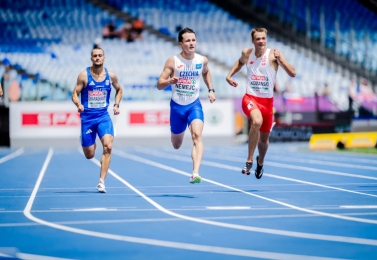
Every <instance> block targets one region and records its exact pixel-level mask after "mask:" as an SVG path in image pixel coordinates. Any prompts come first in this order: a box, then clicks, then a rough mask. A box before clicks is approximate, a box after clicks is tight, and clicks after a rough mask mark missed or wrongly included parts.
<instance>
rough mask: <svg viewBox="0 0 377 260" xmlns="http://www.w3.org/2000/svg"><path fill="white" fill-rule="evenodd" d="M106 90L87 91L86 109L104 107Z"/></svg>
mask: <svg viewBox="0 0 377 260" xmlns="http://www.w3.org/2000/svg"><path fill="white" fill-rule="evenodd" d="M106 94H107V91H106V90H89V91H88V107H89V108H98V107H106Z"/></svg>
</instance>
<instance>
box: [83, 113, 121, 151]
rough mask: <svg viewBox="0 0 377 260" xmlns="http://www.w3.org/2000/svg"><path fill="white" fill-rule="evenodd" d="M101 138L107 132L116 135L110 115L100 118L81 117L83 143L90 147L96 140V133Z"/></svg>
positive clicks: (84, 145)
mask: <svg viewBox="0 0 377 260" xmlns="http://www.w3.org/2000/svg"><path fill="white" fill-rule="evenodd" d="M97 134H98V137H99V138H100V139H101V138H102V137H103V136H104V135H105V134H110V135H112V136H114V127H113V122H112V121H111V118H110V115H109V114H107V115H106V116H102V117H100V118H98V119H90V120H83V119H82V118H81V145H82V146H83V147H88V146H91V145H93V144H94V143H95V142H96V135H97Z"/></svg>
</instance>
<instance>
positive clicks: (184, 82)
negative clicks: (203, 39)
mask: <svg viewBox="0 0 377 260" xmlns="http://www.w3.org/2000/svg"><path fill="white" fill-rule="evenodd" d="M174 61H175V64H174V76H175V77H177V78H178V82H177V84H174V85H172V100H173V101H174V102H176V103H177V104H179V105H188V104H191V103H192V102H194V101H195V100H196V99H198V98H199V90H200V89H199V88H200V77H201V75H202V70H203V66H204V58H203V56H201V55H199V54H196V53H195V56H194V59H192V60H186V59H185V58H183V57H182V55H181V54H177V55H175V56H174Z"/></svg>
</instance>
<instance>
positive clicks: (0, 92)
mask: <svg viewBox="0 0 377 260" xmlns="http://www.w3.org/2000/svg"><path fill="white" fill-rule="evenodd" d="M3 94H4V93H3V88H2V86H1V83H0V97H2V96H3Z"/></svg>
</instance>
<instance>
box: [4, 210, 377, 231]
mask: <svg viewBox="0 0 377 260" xmlns="http://www.w3.org/2000/svg"><path fill="white" fill-rule="evenodd" d="M156 211H157V209H156ZM33 212H34V211H33ZM342 215H349V216H363V215H367V216H375V215H377V212H366V213H344V214H342ZM318 217H320V216H318V215H313V214H279V215H258V216H230V217H229V216H225V217H222V216H218V217H200V218H202V219H209V220H224V219H226V220H236V219H266V218H270V219H273V218H318ZM170 221H185V220H184V219H180V218H147V219H140V218H137V219H116V220H108V219H104V220H74V221H56V222H51V223H54V224H61V225H92V224H119V223H139V222H140V223H144V222H170ZM40 225H41V224H39V223H36V222H22V223H20V222H18V223H0V228H1V227H25V226H40Z"/></svg>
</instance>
